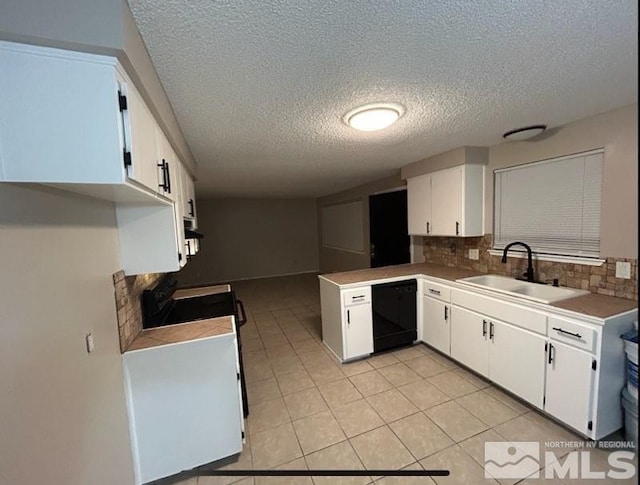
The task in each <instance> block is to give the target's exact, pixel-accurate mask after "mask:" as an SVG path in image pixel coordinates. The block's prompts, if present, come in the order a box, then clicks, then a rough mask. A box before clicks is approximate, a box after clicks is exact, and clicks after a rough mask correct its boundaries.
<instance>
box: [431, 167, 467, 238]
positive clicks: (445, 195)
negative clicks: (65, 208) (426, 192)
mask: <svg viewBox="0 0 640 485" xmlns="http://www.w3.org/2000/svg"><path fill="white" fill-rule="evenodd" d="M431 213H432V220H433V229H432V231H431V234H433V235H435V236H459V235H461V234H462V233H461V229H462V167H453V168H449V169H446V170H439V171H437V172H434V173H433V174H432V175H431Z"/></svg>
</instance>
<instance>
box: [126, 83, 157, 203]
mask: <svg viewBox="0 0 640 485" xmlns="http://www.w3.org/2000/svg"><path fill="white" fill-rule="evenodd" d="M118 88H119V91H118V99H119V105H120V110H121V113H122V114H121V117H122V125H123V132H124V146H123V156H124V158H125V160H124V164H125V167H126V169H127V176H128V177H129V178H130V179H131V180H135V181H136V182H138V183H140V184H142V185H144V186H145V187H147V188H149V189H151V190H153V191H155V192H159V193H161V194H162V192H161V191H160V190H159V183H158V170H157V164H158V161H159V158H160V150H159V146H158V145H159V143H158V138H159V133H158V128H157V125H156V121H155V120H154V118H153V115H152V114H151V112H150V111H149V108H147V105H146V104H145V102H144V100H143V99H142V96H140V93H138V90H137V89H136V88H135V87H134V86H133V84H132V83H130V82H128V81H126V80H125V79H124V76H121V75H118Z"/></svg>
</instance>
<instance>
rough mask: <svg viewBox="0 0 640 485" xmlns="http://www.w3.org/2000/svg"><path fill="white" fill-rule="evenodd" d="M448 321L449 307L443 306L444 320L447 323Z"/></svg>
mask: <svg viewBox="0 0 640 485" xmlns="http://www.w3.org/2000/svg"><path fill="white" fill-rule="evenodd" d="M448 319H449V307H448V306H447V305H445V306H444V320H445V321H447V320H448Z"/></svg>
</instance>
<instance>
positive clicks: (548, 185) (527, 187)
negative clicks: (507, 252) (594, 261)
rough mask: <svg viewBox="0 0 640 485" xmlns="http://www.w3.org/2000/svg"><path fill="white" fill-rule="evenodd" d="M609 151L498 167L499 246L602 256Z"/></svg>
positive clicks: (496, 222)
mask: <svg viewBox="0 0 640 485" xmlns="http://www.w3.org/2000/svg"><path fill="white" fill-rule="evenodd" d="M602 162H603V151H602V150H598V151H591V152H587V153H582V154H577V155H571V156H568V157H562V158H555V159H552V160H545V161H542V162H536V163H530V164H525V165H519V166H516V167H509V168H506V169H501V170H495V171H494V182H495V184H494V188H495V189H494V193H495V201H494V202H495V203H494V247H495V248H496V249H502V248H504V246H506V245H507V244H508V243H510V242H512V241H522V242H525V243H527V244H529V245H530V246H531V248H532V249H533V251H534V252H538V253H545V254H561V255H570V256H583V257H598V256H599V255H600V254H599V253H600V198H601V192H602Z"/></svg>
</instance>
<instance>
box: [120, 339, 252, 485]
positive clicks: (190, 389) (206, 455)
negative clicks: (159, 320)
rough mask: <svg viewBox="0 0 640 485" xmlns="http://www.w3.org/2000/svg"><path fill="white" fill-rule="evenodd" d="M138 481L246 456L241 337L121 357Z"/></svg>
mask: <svg viewBox="0 0 640 485" xmlns="http://www.w3.org/2000/svg"><path fill="white" fill-rule="evenodd" d="M123 361H124V375H125V388H126V396H127V407H128V412H129V418H130V419H129V423H130V425H131V431H132V433H131V434H132V437H131V438H132V448H133V455H134V471H135V475H136V483H146V482H150V481H152V480H157V479H159V478H163V477H167V476H170V475H173V474H175V473H178V472H181V471H182V470H188V469H191V468H194V467H196V466H199V465H203V464H205V463H209V462H212V461H215V460H219V459H222V458H225V457H228V456H231V455H233V454H235V453H239V452H240V451H242V426H243V423H242V420H243V417H242V404H241V402H242V401H241V398H240V389H239V386H238V379H239V378H238V372H237V369H238V355H237V349H236V340H235V335H233V334H228V335H224V336H219V337H210V338H206V339H199V340H193V341H190V342H181V343H178V344H170V345H163V346H159V347H153V348H150V349H144V350H138V351H133V352H127V353H125V354H124V355H123Z"/></svg>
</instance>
